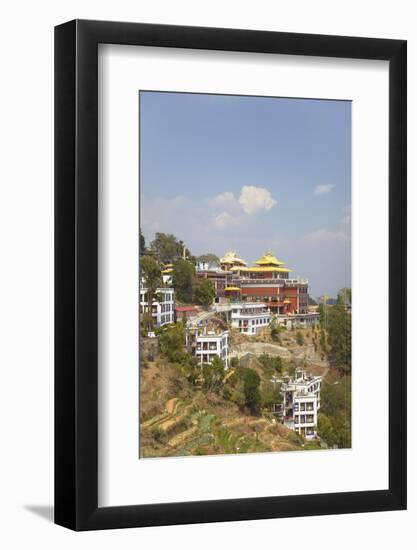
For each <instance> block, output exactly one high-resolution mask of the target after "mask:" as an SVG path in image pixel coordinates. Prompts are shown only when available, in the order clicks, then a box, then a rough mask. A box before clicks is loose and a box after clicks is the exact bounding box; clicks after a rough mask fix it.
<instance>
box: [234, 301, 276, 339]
mask: <svg viewBox="0 0 417 550" xmlns="http://www.w3.org/2000/svg"><path fill="white" fill-rule="evenodd" d="M270 321H271V312H270V310H269V309H268V308H267V307H266V306H265V304H264V303H262V302H240V303H232V304H231V324H232V327H233V328H236V329H237V330H238V331H239V332H240V333H242V334H248V335H249V336H253V335H255V334H256V333H257V332H258V331H259V330H261V329H263V328H265V327H267V326H268V325H269V322H270Z"/></svg>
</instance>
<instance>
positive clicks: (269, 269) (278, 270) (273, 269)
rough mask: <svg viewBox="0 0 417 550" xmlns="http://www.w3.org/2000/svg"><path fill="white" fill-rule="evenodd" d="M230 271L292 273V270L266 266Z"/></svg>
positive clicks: (236, 268)
mask: <svg viewBox="0 0 417 550" xmlns="http://www.w3.org/2000/svg"><path fill="white" fill-rule="evenodd" d="M230 271H242V272H244V273H247V272H249V273H272V272H276V273H291V271H292V269H289V268H288V267H275V266H271V267H269V266H266V265H260V266H257V265H255V266H252V267H232V268H231V270H230Z"/></svg>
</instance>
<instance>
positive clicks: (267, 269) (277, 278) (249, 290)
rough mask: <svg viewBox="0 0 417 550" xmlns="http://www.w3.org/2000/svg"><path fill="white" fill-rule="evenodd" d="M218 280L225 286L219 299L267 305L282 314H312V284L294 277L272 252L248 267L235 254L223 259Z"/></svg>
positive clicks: (228, 254)
mask: <svg viewBox="0 0 417 550" xmlns="http://www.w3.org/2000/svg"><path fill="white" fill-rule="evenodd" d="M220 266H221V269H220V270H219V272H218V275H217V277H218V278H219V279H220V278H221V279H223V281H224V284H223V285H222V290H221V292H220V293H219V295H218V298H223V297H225V298H226V299H229V300H231V301H242V302H245V301H247V302H263V303H265V305H266V306H267V307H268V309H269V310H270V311H271V313H275V314H278V315H288V314H304V313H308V281H307V280H305V279H301V278H300V277H291V276H290V273H291V272H292V270H291V269H290V268H288V267H286V266H285V264H284V262H282V261H280V260H278V259H277V258H276V257H275V256H274V255H273V254H272V252H267V253H266V254H264V255H263V256H262V257H261V258H259V259H258V260H256V261H255V262H253V265H251V266H248V265H247V264H246V262H244V260H242V259H241V258H239V257H238V256H237V255H236V253H235V252H233V251H229V252H227V253H226V254H225V255H224V256H223V258H221V260H220Z"/></svg>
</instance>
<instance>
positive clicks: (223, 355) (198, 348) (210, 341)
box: [194, 330, 229, 368]
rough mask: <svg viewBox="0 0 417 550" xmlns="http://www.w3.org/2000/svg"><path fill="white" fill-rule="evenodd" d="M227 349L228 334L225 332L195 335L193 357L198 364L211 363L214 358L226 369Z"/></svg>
mask: <svg viewBox="0 0 417 550" xmlns="http://www.w3.org/2000/svg"><path fill="white" fill-rule="evenodd" d="M228 347H229V333H228V332H227V330H225V331H221V332H219V333H215V332H214V331H207V332H205V333H202V334H197V335H196V338H195V348H194V349H195V356H196V357H197V358H198V360H199V362H200V363H211V362H212V361H213V359H214V358H215V357H219V358H220V359H221V360H222V361H223V364H224V366H225V367H226V368H227V357H228Z"/></svg>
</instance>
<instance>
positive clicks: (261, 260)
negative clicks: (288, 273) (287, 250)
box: [253, 252, 284, 266]
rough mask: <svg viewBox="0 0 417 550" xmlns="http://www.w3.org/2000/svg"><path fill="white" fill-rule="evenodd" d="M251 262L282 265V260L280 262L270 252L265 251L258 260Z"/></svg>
mask: <svg viewBox="0 0 417 550" xmlns="http://www.w3.org/2000/svg"><path fill="white" fill-rule="evenodd" d="M253 263H254V264H257V265H276V266H279V265H284V262H281V261H280V260H278V259H277V258H275V256H274V255H273V254H272V253H271V252H267V253H266V254H264V255H263V256H262V257H261V258H259V260H257V261H256V262H253Z"/></svg>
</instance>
